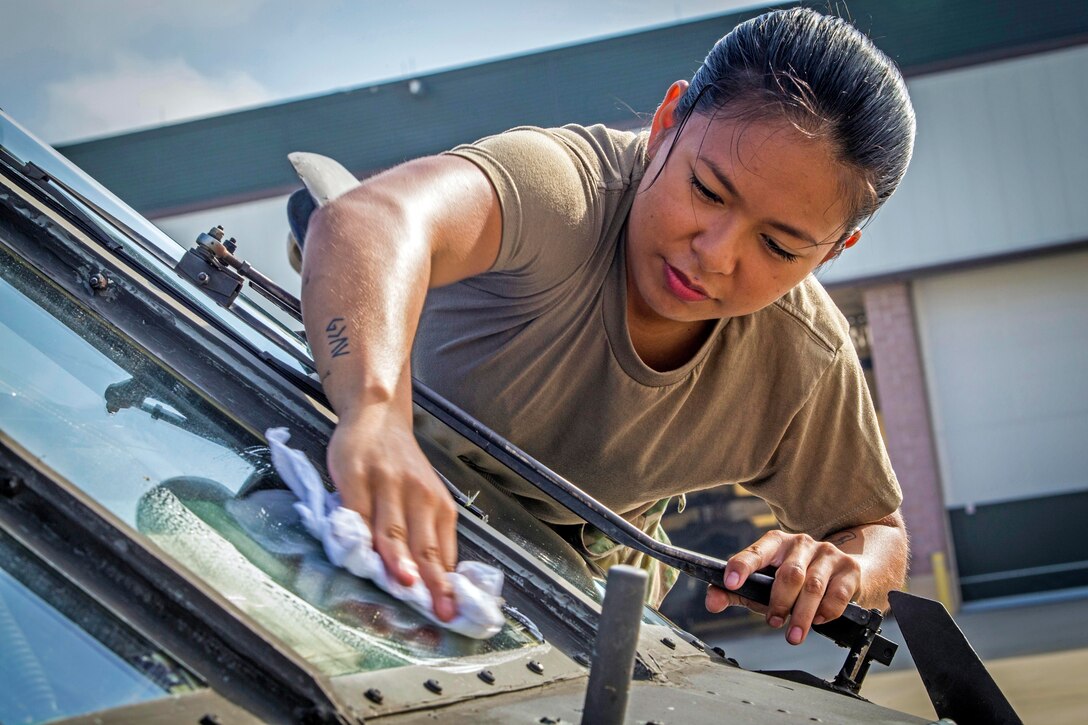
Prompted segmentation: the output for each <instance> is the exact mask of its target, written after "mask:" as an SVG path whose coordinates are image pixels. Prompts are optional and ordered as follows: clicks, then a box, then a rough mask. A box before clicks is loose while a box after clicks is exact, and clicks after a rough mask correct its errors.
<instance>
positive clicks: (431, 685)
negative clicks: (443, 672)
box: [423, 680, 442, 695]
mask: <svg viewBox="0 0 1088 725" xmlns="http://www.w3.org/2000/svg"><path fill="white" fill-rule="evenodd" d="M423 686H424V687H426V688H427V689H428V690H430V691H431V692H433V693H434V694H436V695H441V694H442V685H441V684H439V682H438V680H427V681H426V682H424V683H423Z"/></svg>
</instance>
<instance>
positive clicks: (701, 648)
mask: <svg viewBox="0 0 1088 725" xmlns="http://www.w3.org/2000/svg"><path fill="white" fill-rule="evenodd" d="M691 646H692V647H694V648H695V649H697V650H699V651H700V652H705V651H706V648H705V647H703V645H702V644H700V643H699V642H696V641H694V640H692V642H691Z"/></svg>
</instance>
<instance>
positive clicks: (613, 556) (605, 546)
mask: <svg viewBox="0 0 1088 725" xmlns="http://www.w3.org/2000/svg"><path fill="white" fill-rule="evenodd" d="M678 499H679V501H678V506H677V511H683V510H684V506H685V504H686V503H687V502H686V500H685V497H684V496H683V495H681V496H679V497H678ZM671 500H672V499H671V498H663V499H661V500H660V501H658V502H657V503H655V504H654V505H653V506H651V507H650V508H649V509H647V510H646V512H645V513H643V514H642V515H641V516H639V517H637V518H636V519H635V520H633V521H632V522H631V523H632V524H634V525H635V526H637V527H638V528H639V529H641V530H642V531H645V532H646V533H647V534H649V535H650V536H651V537H652V538H654V539H656V540H657V541H660V542H661V543H663V544H668V543H670V541H669V536H668V534H666V533H665V527H663V526H662V525H661V518H662V517H663V516H664V515H665V509H666V508H668V505H669V501H671ZM582 547H583V548H584V549H585V552H586V553H587V555H588V557H589V558H590V559H591V560H592V561H593V563H594V564H596V565H597V566H599V567H600V568H601V569H602V570H604V571H607V570H608V568H609V567H611V566H614V565H616V564H627V565H628V566H636V567H638V568H639V569H642V570H644V571H645V572H646V574H647V576H648V577H649V580H648V581H647V584H646V603H647V604H650V605H652V606H654V607H658V606H661V602H662V600H664V599H665V595H666V594H668V593H669V590H670V589H672V585H673V584H675V583H676V579H677V577H679V576H680V572H679V571H678V570H676V569H674V568H672V567H671V566H668V565H666V564H662V563H661V562H659V561H657V560H656V559H654V558H651V557H649V556H647V555H646V554H643V553H642V552H641V551H635V550H634V549H631V548H629V547H626V546H621V545H619V544H617V543H616V542H614V541H612V539H610V538H608V537H607V536H605V535H604V533H602V532H601V531H600V529H598V528H596V527H595V526H590V525H589V524H586V525H585V526H583V527H582Z"/></svg>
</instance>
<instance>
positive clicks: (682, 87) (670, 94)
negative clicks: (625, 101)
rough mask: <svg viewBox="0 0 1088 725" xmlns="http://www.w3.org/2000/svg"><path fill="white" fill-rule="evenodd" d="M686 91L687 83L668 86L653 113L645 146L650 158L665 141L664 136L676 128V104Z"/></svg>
mask: <svg viewBox="0 0 1088 725" xmlns="http://www.w3.org/2000/svg"><path fill="white" fill-rule="evenodd" d="M687 90H688V82H687V81H676V82H675V83H673V84H672V85H671V86H669V90H668V91H667V92H666V93H665V99H664V100H663V101H661V105H660V106H658V107H657V110H656V111H655V112H654V120H653V122H652V123H651V124H650V141H649V143H648V145H647V151H648V152H649V155H650V157H651V158H653V155H654V154H655V153H656V152H657V149H658V147H659V146H661V142H662V141H664V140H665V136H666V135H668V133H669V131H671V130H672V129H673V128H674V127H675V126H676V104H677V103H679V102H680V98H681V97H682V96H683V95H684V93H685V92H687Z"/></svg>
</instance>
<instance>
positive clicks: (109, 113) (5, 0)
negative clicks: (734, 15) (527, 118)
mask: <svg viewBox="0 0 1088 725" xmlns="http://www.w3.org/2000/svg"><path fill="white" fill-rule="evenodd" d="M765 4H767V3H766V2H759V1H758V0H671V1H670V0H657V1H656V2H655V1H654V0H547V1H546V2H545V1H543V0H542V1H540V2H533V1H532V0H464V1H462V2H458V1H457V0H305V1H304V2H299V1H298V0H296V1H295V2H287V0H158V1H156V0H0V28H3V30H4V33H3V42H2V43H0V108H2V109H3V110H4V111H6V112H7V113H8V114H9V115H10V116H12V117H13V118H15V119H16V120H17V121H18V122H19V123H21V124H22V125H23V126H25V127H27V128H28V129H29V130H30V131H31V132H33V133H34V134H36V135H37V136H39V137H40V138H42V139H43V140H45V141H47V142H49V143H53V144H57V143H64V142H69V141H74V140H82V139H87V138H97V137H101V136H108V135H113V134H117V133H121V132H124V131H129V130H133V129H138V128H147V127H150V126H156V125H160V124H163V123H170V122H176V121H180V120H184V119H191V118H199V117H202V116H209V115H215V114H219V113H224V112H227V111H231V110H237V109H241V108H250V107H253V106H260V105H266V104H270V103H275V102H278V101H284V100H288V99H295V98H302V97H307V96H312V95H318V94H322V93H328V92H331V91H335V90H339V89H348V88H354V87H356V86H360V85H368V84H372V83H375V82H379V81H385V80H391V79H394V78H404V77H411V76H412V75H415V74H424V73H427V72H432V71H435V70H440V69H445V68H451V67H457V66H462V65H467V64H472V63H477V62H480V61H484V60H488V59H492V58H501V57H508V56H511V55H520V54H523V53H526V52H531V51H533V50H539V49H542V48H552V47H556V46H562V45H569V44H571V43H577V42H582V41H585V40H588V39H592V38H599V37H603V36H609V35H616V34H622V33H626V32H632V31H634V30H639V29H644V28H648V27H656V26H661V25H668V24H672V23H676V22H680V21H685V20H692V19H695V18H700V17H705V16H707V15H714V14H719V13H725V12H730V11H732V10H738V9H742V8H747V7H753V6H758V5H765Z"/></svg>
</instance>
